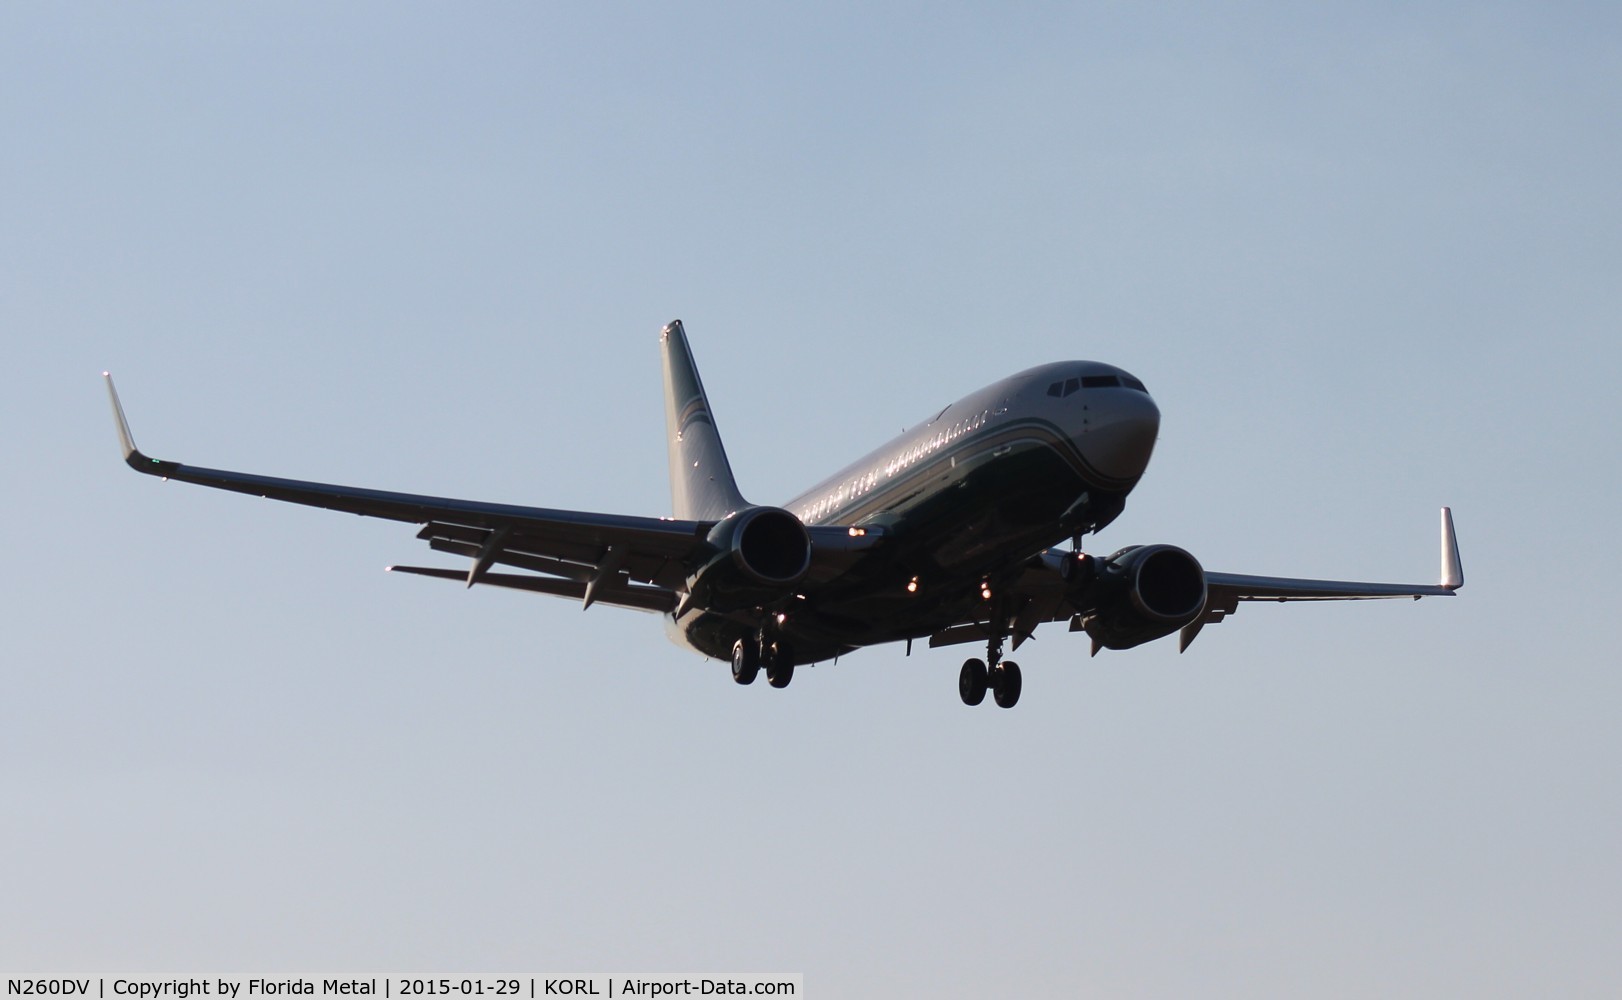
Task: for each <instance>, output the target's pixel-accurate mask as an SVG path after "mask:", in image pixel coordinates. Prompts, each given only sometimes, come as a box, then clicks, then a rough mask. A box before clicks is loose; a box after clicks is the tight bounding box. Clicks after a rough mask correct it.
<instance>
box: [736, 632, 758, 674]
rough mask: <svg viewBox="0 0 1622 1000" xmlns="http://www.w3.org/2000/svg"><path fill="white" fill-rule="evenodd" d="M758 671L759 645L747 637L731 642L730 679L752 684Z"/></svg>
mask: <svg viewBox="0 0 1622 1000" xmlns="http://www.w3.org/2000/svg"><path fill="white" fill-rule="evenodd" d="M758 673H760V647H758V646H756V645H755V644H754V643H752V642H750V641H749V640H747V639H739V640H738V641H737V642H735V643H733V644H732V679H733V680H734V681H737V682H738V683H739V684H753V683H754V682H755V675H756V674H758Z"/></svg>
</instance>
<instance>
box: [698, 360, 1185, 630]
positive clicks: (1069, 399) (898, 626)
mask: <svg viewBox="0 0 1622 1000" xmlns="http://www.w3.org/2000/svg"><path fill="white" fill-rule="evenodd" d="M1159 426H1160V411H1159V409H1158V408H1157V407H1156V406H1155V403H1154V400H1153V399H1152V398H1151V397H1150V396H1149V393H1148V391H1147V390H1145V389H1144V387H1143V383H1142V382H1140V381H1138V380H1137V379H1136V378H1134V377H1133V376H1132V375H1130V374H1129V373H1127V372H1125V371H1123V370H1121V369H1120V368H1116V367H1114V366H1111V365H1106V364H1101V363H1098V362H1093V361H1068V362H1059V363H1055V364H1048V365H1042V366H1040V367H1037V368H1031V369H1028V370H1026V371H1023V372H1020V373H1019V374H1017V375H1013V376H1010V377H1008V378H1005V379H1002V380H1001V381H998V382H995V383H992V384H991V385H988V386H986V387H985V388H983V389H980V390H979V391H977V392H974V393H971V394H970V395H968V396H965V397H964V398H962V399H960V400H958V401H957V402H955V403H952V404H951V405H949V406H947V407H945V408H944V409H942V410H940V411H939V412H938V413H935V414H934V415H933V416H931V417H929V418H928V419H927V420H925V421H923V422H922V423H920V424H918V425H916V426H914V427H912V428H910V429H908V430H907V431H905V432H903V433H902V434H901V435H900V436H899V437H897V438H895V439H894V440H891V441H889V442H886V443H885V444H883V445H881V446H880V447H878V448H876V449H874V450H873V451H872V452H869V453H868V454H867V455H866V456H864V457H862V458H861V459H858V460H857V461H856V462H854V463H852V464H851V465H849V466H847V467H846V468H844V469H841V470H840V471H839V472H837V473H835V474H834V475H832V476H830V477H828V478H827V479H825V480H823V481H822V482H820V483H818V484H817V485H816V486H814V487H812V488H811V489H809V490H807V491H806V492H805V493H803V494H801V495H800V496H797V497H795V498H793V499H792V500H790V501H788V502H787V503H786V504H784V505H783V507H784V508H785V509H786V510H788V511H790V512H791V513H793V514H794V515H795V516H797V517H798V518H799V519H800V520H801V521H802V522H804V523H805V524H806V525H808V526H820V525H836V526H849V527H850V528H852V529H853V530H856V531H874V532H876V533H882V535H883V541H882V544H880V545H878V546H876V547H875V550H874V551H873V552H872V553H871V554H870V555H867V556H865V557H864V558H863V559H861V560H860V561H859V562H858V563H857V564H856V565H855V566H853V567H852V568H851V569H850V570H849V571H847V572H845V573H844V574H842V575H841V576H839V577H838V578H836V579H834V580H831V581H827V582H822V583H819V584H818V585H817V586H816V587H815V588H814V589H813V590H810V592H809V593H805V594H800V595H796V599H795V600H793V601H791V602H789V603H788V604H787V605H786V606H785V607H783V608H782V609H780V610H779V612H778V613H777V614H776V615H774V616H773V618H772V621H773V622H774V628H775V629H776V630H777V631H779V632H780V633H781V636H782V639H783V641H785V642H786V643H787V644H789V645H790V646H792V647H793V648H794V650H795V659H796V660H798V661H800V662H807V661H814V660H820V659H828V658H831V657H833V656H836V655H838V654H839V653H842V652H846V651H849V650H851V649H855V648H858V647H860V646H866V645H872V644H874V643H881V642H890V641H895V640H899V639H909V638H915V637H920V636H925V635H929V634H931V633H933V632H935V631H937V630H938V629H941V628H944V627H946V626H947V625H950V624H951V623H952V622H955V621H962V620H963V619H964V617H965V616H971V617H972V614H973V611H974V605H975V604H976V603H977V602H980V601H983V600H984V598H983V597H982V593H983V589H982V588H983V587H984V588H986V589H990V588H992V587H994V586H995V585H996V582H997V581H998V580H999V579H1001V578H1004V577H1006V576H1007V575H1009V574H1011V573H1013V572H1016V571H1017V570H1018V568H1019V567H1020V566H1022V565H1023V564H1024V563H1026V562H1027V561H1028V560H1029V559H1030V558H1031V557H1032V556H1033V555H1035V554H1036V553H1038V552H1041V551H1042V550H1043V549H1045V548H1047V547H1049V546H1052V545H1054V544H1056V543H1058V542H1060V541H1062V540H1064V539H1066V538H1069V537H1072V536H1074V535H1077V534H1080V533H1082V532H1084V531H1095V530H1097V529H1099V528H1102V527H1103V526H1104V525H1106V524H1108V523H1109V522H1110V521H1112V520H1113V519H1114V518H1115V517H1116V515H1118V514H1119V513H1120V512H1121V509H1122V507H1123V505H1124V503H1125V500H1126V496H1127V494H1128V493H1130V492H1131V490H1132V488H1133V487H1134V486H1135V485H1137V482H1138V479H1139V478H1140V477H1141V476H1142V475H1143V471H1144V469H1145V468H1146V467H1147V465H1148V462H1149V457H1150V455H1151V453H1152V452H1153V450H1154V444H1155V437H1156V434H1157V433H1158V430H1159ZM808 589H809V588H808ZM671 626H672V633H673V637H674V638H676V639H677V640H678V641H680V642H682V643H683V644H685V645H690V646H692V647H693V648H695V649H698V650H699V651H701V652H703V653H706V654H707V655H710V656H717V657H721V658H725V657H726V656H727V655H728V651H729V650H730V649H731V647H732V644H733V642H734V639H735V636H736V634H737V625H736V622H735V621H733V620H729V619H727V618H726V617H725V616H720V615H711V614H707V613H699V614H690V615H688V616H686V617H684V618H682V619H681V620H680V621H675V620H673V621H671Z"/></svg>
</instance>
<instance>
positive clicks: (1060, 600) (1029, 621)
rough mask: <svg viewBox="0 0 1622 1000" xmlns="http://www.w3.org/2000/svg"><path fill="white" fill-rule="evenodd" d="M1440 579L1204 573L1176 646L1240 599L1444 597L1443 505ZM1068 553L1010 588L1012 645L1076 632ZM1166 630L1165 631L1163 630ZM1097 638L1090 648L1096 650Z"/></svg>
mask: <svg viewBox="0 0 1622 1000" xmlns="http://www.w3.org/2000/svg"><path fill="white" fill-rule="evenodd" d="M1441 557H1442V572H1441V580H1440V581H1439V582H1437V583H1433V584H1409V583H1363V582H1359V581H1354V580H1308V579H1301V578H1296V577H1286V576H1250V575H1246V574H1242V573H1210V572H1207V573H1205V605H1204V607H1203V609H1202V610H1201V611H1200V614H1199V615H1198V616H1196V617H1195V618H1194V620H1193V621H1191V622H1189V623H1188V624H1186V625H1184V626H1183V627H1182V628H1181V629H1180V630H1179V633H1178V651H1179V652H1181V651H1182V650H1185V649H1187V648H1188V646H1189V643H1191V642H1193V641H1194V637H1195V636H1197V635H1199V634H1200V630H1201V629H1203V628H1204V627H1205V626H1206V625H1209V624H1212V623H1214V622H1220V621H1221V620H1222V619H1223V618H1225V617H1227V616H1228V615H1231V614H1233V613H1234V612H1235V611H1236V610H1238V607H1239V603H1240V602H1241V601H1372V600H1390V599H1392V598H1398V597H1408V598H1412V599H1414V600H1418V599H1419V598H1421V597H1448V596H1451V595H1452V594H1453V593H1454V592H1455V591H1457V590H1458V589H1459V588H1460V587H1463V586H1464V565H1463V562H1462V560H1461V559H1460V558H1459V542H1458V537H1457V535H1456V534H1455V533H1454V530H1453V512H1452V510H1451V509H1450V508H1447V507H1443V508H1442V535H1441ZM1070 558H1072V557H1071V555H1070V554H1069V553H1063V552H1059V551H1058V550H1055V549H1049V550H1047V551H1046V552H1043V553H1041V554H1039V555H1037V556H1036V557H1035V558H1033V559H1032V560H1031V561H1030V562H1029V563H1028V564H1027V565H1026V566H1025V567H1024V568H1023V570H1022V571H1021V572H1020V574H1019V575H1018V577H1016V578H1015V579H1014V580H1013V582H1012V586H1011V587H1010V588H1009V599H1008V605H1007V606H1008V607H1010V608H1012V609H1013V610H1012V613H1011V615H1010V617H1009V618H1008V620H1007V628H1006V630H1005V634H1006V635H1008V636H1010V637H1011V638H1012V639H1013V644H1014V648H1015V649H1018V648H1019V646H1020V644H1021V643H1023V642H1024V641H1025V640H1026V639H1029V638H1031V636H1032V634H1033V633H1034V632H1035V631H1036V627H1037V626H1038V625H1040V624H1042V623H1043V622H1050V621H1063V620H1065V619H1069V620H1070V630H1071V631H1072V632H1076V631H1081V630H1082V628H1083V626H1082V616H1083V615H1085V614H1086V613H1087V612H1089V611H1091V610H1093V609H1092V608H1090V607H1083V606H1081V605H1080V604H1078V603H1076V601H1075V599H1074V595H1073V593H1072V591H1071V590H1070V588H1069V586H1068V584H1067V583H1066V574H1065V568H1066V567H1065V564H1066V562H1067V561H1068V560H1069V559H1070ZM1168 631H1169V630H1168ZM991 632H992V623H990V622H984V621H973V622H962V623H959V624H956V625H953V626H951V627H949V628H946V629H942V630H941V631H939V632H936V633H935V634H934V635H932V636H930V639H929V644H930V645H931V646H949V645H953V644H956V643H960V642H983V641H985V640H986V639H987V638H989V637H990V635H991ZM1098 649H1099V647H1098V645H1097V643H1095V644H1094V646H1093V652H1094V653H1095V654H1096V653H1097V652H1098Z"/></svg>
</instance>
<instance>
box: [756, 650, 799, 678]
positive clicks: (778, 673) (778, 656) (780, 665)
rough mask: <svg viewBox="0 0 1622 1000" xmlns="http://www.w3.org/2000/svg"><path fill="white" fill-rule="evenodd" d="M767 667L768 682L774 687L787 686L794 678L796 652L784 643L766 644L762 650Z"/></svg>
mask: <svg viewBox="0 0 1622 1000" xmlns="http://www.w3.org/2000/svg"><path fill="white" fill-rule="evenodd" d="M760 658H761V659H762V660H764V661H765V663H764V664H762V665H763V666H764V667H765V668H766V683H767V684H770V685H771V686H772V687H774V688H786V687H788V682H789V681H791V680H793V679H794V654H793V653H791V652H790V651H789V649H788V647H787V646H784V645H783V644H782V643H778V642H773V643H767V644H765V645H764V646H763V647H762V648H761V651H760Z"/></svg>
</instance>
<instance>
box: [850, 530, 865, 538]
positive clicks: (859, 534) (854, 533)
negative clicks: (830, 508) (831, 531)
mask: <svg viewBox="0 0 1622 1000" xmlns="http://www.w3.org/2000/svg"><path fill="white" fill-rule="evenodd" d="M850 537H852V538H865V537H867V529H866V528H852V529H850Z"/></svg>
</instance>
